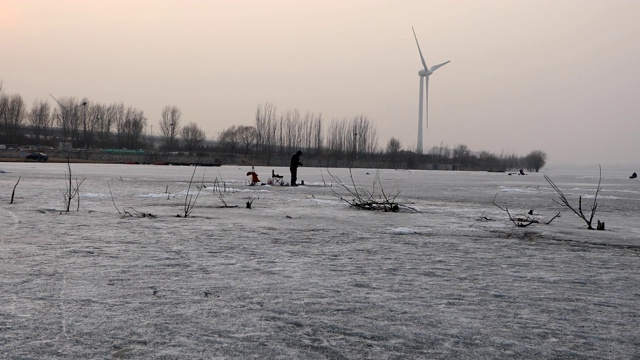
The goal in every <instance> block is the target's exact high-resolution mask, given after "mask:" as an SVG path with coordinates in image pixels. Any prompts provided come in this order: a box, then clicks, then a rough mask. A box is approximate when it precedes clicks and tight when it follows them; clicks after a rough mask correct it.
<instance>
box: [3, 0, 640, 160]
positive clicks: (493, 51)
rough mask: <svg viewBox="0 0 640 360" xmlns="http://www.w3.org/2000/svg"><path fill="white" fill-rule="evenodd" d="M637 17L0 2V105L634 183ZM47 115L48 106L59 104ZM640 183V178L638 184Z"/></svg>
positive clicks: (581, 5)
mask: <svg viewBox="0 0 640 360" xmlns="http://www.w3.org/2000/svg"><path fill="white" fill-rule="evenodd" d="M639 19H640V1H637V0H628V1H625V0H576V1H570V0H521V1H516V0H512V1H504V0H503V1H498V0H456V1H451V0H434V1H427V0H416V1H406V0H389V1H386V0H361V1H360V0H322V1H303V0H286V1H285V0H283V1H267V0H225V1H217V0H209V1H205V0H202V1H196V0H180V1H178V0H175V1H173V0H165V1H162V0H137V1H136V0H122V1H120V0H113V1H106V0H80V1H71V0H56V1H51V0H0V80H1V81H2V82H3V83H4V89H3V91H4V92H5V93H10V94H11V93H17V94H20V95H22V96H23V98H24V100H25V101H26V102H27V104H28V105H29V106H31V104H32V102H33V101H34V100H35V99H36V98H39V99H47V98H48V96H49V95H48V94H49V93H51V94H53V95H54V96H56V97H66V96H73V97H76V98H82V97H87V98H89V100H90V101H91V102H97V103H103V104H109V103H112V102H123V103H124V104H125V105H127V106H134V107H136V108H139V109H141V110H143V111H144V113H145V115H146V116H147V118H148V124H149V127H148V130H150V129H151V127H153V131H154V132H155V133H156V134H157V133H158V129H159V127H158V121H159V119H160V113H161V111H162V108H163V107H164V106H165V105H176V106H178V107H179V108H180V109H181V110H182V114H183V115H182V119H183V120H182V121H183V122H182V124H186V123H188V122H192V121H193V122H196V123H198V124H199V125H200V126H201V127H202V128H203V129H204V130H205V131H206V133H207V137H208V138H210V139H215V138H217V136H218V133H219V132H220V131H222V130H224V129H226V128H228V127H229V126H231V125H253V123H254V116H255V112H256V107H257V106H258V105H259V104H264V103H267V102H269V103H272V104H274V105H275V106H276V107H277V109H278V112H280V113H283V112H285V111H286V110H293V109H298V110H299V111H301V112H302V113H305V112H307V111H308V112H314V113H322V116H323V119H325V124H326V126H328V124H329V122H330V121H331V120H332V119H342V118H351V117H353V116H356V115H360V114H364V115H366V116H367V117H368V118H369V119H370V120H371V121H372V122H373V123H374V124H375V125H376V128H377V131H378V135H379V143H380V146H384V145H386V143H387V141H388V140H389V138H390V137H392V136H393V137H396V138H397V139H399V140H400V142H401V144H402V146H403V147H404V148H411V149H415V147H416V145H417V135H416V134H417V122H418V89H419V76H418V71H419V70H420V69H421V66H422V65H421V62H420V57H419V55H418V50H417V48H416V44H415V40H414V38H413V34H412V32H411V27H412V26H413V27H414V28H415V31H416V34H417V36H418V40H419V41H420V44H421V47H422V51H423V53H424V55H425V58H426V61H427V64H428V65H429V66H432V65H435V64H438V63H441V62H444V61H447V60H451V63H450V64H447V65H446V66H444V67H442V68H440V69H438V70H437V71H436V72H435V73H434V74H433V75H432V76H431V77H430V84H429V127H428V128H427V129H426V133H425V138H424V139H425V140H424V141H425V149H427V150H428V149H429V148H430V147H432V146H439V145H440V144H443V145H447V146H450V147H453V146H455V145H458V144H466V145H467V146H469V148H471V150H475V151H479V150H487V151H490V152H494V153H498V154H499V153H501V152H504V153H508V154H510V153H516V154H518V155H524V154H527V153H528V152H530V151H531V150H535V149H540V150H543V151H545V152H546V153H547V155H548V157H549V159H548V163H549V164H550V165H551V164H557V165H560V164H570V163H573V164H578V163H579V164H583V165H591V164H593V165H595V166H597V164H602V165H603V166H607V165H613V164H627V165H628V166H630V170H634V171H637V170H640V139H639V136H640V122H639V121H638V120H639V114H640V99H639V95H640V20H639ZM49 101H50V102H51V103H52V105H53V100H51V99H50V98H49ZM631 167H633V169H631Z"/></svg>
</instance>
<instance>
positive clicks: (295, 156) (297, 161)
mask: <svg viewBox="0 0 640 360" xmlns="http://www.w3.org/2000/svg"><path fill="white" fill-rule="evenodd" d="M300 155H302V152H301V151H298V152H296V153H295V154H293V156H291V164H290V165H289V168H291V169H296V168H297V167H298V166H302V163H301V162H300Z"/></svg>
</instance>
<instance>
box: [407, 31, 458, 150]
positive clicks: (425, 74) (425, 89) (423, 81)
mask: <svg viewBox="0 0 640 360" xmlns="http://www.w3.org/2000/svg"><path fill="white" fill-rule="evenodd" d="M411 30H413V37H414V38H415V39H416V45H418V52H419V53H420V60H421V61H422V66H423V69H421V70H420V71H418V75H420V101H419V110H418V149H417V152H418V154H422V153H423V149H422V146H423V144H422V133H423V130H422V119H423V116H422V114H423V113H424V120H425V124H426V125H427V127H428V126H429V76H430V75H431V74H433V72H434V71H436V70H437V69H438V68H439V67H441V66H443V65H446V64H448V63H450V62H451V61H445V62H443V63H442V64H438V65H434V66H432V67H431V68H429V67H428V66H427V62H426V61H425V60H424V56H422V50H420V44H419V43H418V37H417V36H416V31H415V30H414V29H413V26H412V27H411Z"/></svg>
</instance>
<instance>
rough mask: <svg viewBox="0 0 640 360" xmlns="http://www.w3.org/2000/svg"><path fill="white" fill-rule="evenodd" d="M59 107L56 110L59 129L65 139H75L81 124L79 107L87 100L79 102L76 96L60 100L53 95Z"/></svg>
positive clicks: (55, 115)
mask: <svg viewBox="0 0 640 360" xmlns="http://www.w3.org/2000/svg"><path fill="white" fill-rule="evenodd" d="M49 96H51V97H52V98H53V100H55V101H56V102H57V103H58V105H59V107H58V109H56V110H55V111H54V117H55V119H56V122H57V125H58V129H59V130H60V131H61V133H62V140H63V141H73V140H76V139H77V138H78V129H79V124H80V112H79V110H78V108H80V107H82V106H86V105H87V103H86V102H78V101H76V99H75V98H72V97H68V98H61V99H60V100H58V99H56V98H55V97H53V95H51V94H49Z"/></svg>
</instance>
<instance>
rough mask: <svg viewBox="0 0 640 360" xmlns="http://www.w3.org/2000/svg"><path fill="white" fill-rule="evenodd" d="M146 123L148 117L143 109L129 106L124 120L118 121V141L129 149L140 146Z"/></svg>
mask: <svg viewBox="0 0 640 360" xmlns="http://www.w3.org/2000/svg"><path fill="white" fill-rule="evenodd" d="M146 123H147V118H146V117H145V116H144V112H143V111H142V110H138V109H135V108H133V107H128V108H127V109H126V110H125V112H124V117H123V119H122V121H120V122H118V123H117V127H118V143H119V144H120V145H121V146H124V147H126V148H128V149H136V148H139V147H140V146H141V145H142V134H143V132H144V126H145V125H146Z"/></svg>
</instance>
